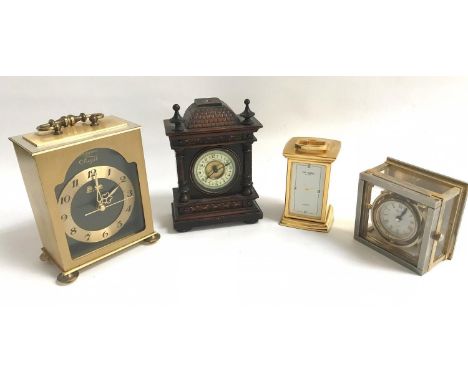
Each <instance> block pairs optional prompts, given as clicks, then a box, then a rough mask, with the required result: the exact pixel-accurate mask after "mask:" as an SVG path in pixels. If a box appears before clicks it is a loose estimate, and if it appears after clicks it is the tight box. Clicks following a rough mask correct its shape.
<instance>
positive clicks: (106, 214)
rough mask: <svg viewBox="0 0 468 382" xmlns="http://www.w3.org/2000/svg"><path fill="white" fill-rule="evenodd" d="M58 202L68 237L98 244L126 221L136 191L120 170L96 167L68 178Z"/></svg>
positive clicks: (118, 229)
mask: <svg viewBox="0 0 468 382" xmlns="http://www.w3.org/2000/svg"><path fill="white" fill-rule="evenodd" d="M57 202H58V207H59V210H60V219H61V220H62V222H63V225H64V228H65V232H66V234H67V236H69V237H70V238H72V239H74V240H77V241H80V242H88V243H97V242H100V241H103V240H106V239H108V238H110V237H112V236H113V235H115V234H116V233H117V232H119V231H120V229H121V228H122V227H123V226H124V225H125V223H126V222H127V221H128V219H129V218H130V216H131V213H132V211H133V207H134V203H135V190H134V188H133V184H132V182H131V181H130V179H129V178H128V177H127V175H126V174H124V173H123V172H122V171H120V170H119V169H117V168H115V167H111V166H96V167H92V168H88V169H86V170H83V171H81V172H79V173H78V174H76V175H75V176H74V177H73V178H72V179H70V180H69V181H68V183H67V184H66V185H65V187H64V188H63V190H62V192H61V194H60V196H59V198H58V200H57Z"/></svg>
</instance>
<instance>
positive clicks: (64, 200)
mask: <svg viewBox="0 0 468 382" xmlns="http://www.w3.org/2000/svg"><path fill="white" fill-rule="evenodd" d="M70 200H71V197H70V195H64V196H62V197H61V198H60V204H64V203H70Z"/></svg>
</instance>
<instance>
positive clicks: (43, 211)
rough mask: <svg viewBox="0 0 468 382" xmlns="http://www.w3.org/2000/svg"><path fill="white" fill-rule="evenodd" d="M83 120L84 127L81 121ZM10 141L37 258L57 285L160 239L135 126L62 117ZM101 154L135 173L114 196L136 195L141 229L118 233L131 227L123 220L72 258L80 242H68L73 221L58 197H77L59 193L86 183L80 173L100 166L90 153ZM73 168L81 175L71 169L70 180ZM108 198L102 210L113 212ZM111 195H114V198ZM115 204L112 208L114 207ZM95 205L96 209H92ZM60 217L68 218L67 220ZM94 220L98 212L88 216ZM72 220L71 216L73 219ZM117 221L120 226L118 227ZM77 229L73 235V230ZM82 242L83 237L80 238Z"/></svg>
mask: <svg viewBox="0 0 468 382" xmlns="http://www.w3.org/2000/svg"><path fill="white" fill-rule="evenodd" d="M88 117H89V122H85V121H87V119H88ZM83 120H84V121H83ZM10 140H11V141H12V142H13V144H14V148H15V152H16V154H17V158H18V163H19V166H20V169H21V172H22V175H23V180H24V183H25V186H26V190H27V192H28V196H29V201H30V204H31V207H32V210H33V214H34V218H35V220H36V223H37V227H38V231H39V235H40V238H41V241H42V244H43V249H42V254H41V259H42V260H50V261H51V262H53V263H55V264H56V265H57V267H58V268H59V269H60V270H61V273H60V275H59V277H58V281H59V282H60V283H69V282H72V281H74V280H75V279H76V277H77V276H78V272H79V270H81V269H82V268H85V267H87V266H89V265H91V264H94V263H96V262H98V261H100V260H102V259H104V258H106V257H109V256H111V255H114V254H116V253H118V252H121V251H122V250H124V249H126V248H128V247H130V246H132V245H134V244H136V243H139V242H142V241H153V242H154V241H155V240H157V239H158V238H159V234H157V233H156V232H155V231H154V228H153V219H152V213H151V205H150V196H149V191H148V181H147V177H146V169H145V161H144V156H143V146H142V141H141V131H140V126H138V125H136V124H134V123H132V122H128V121H126V120H124V119H121V118H118V117H114V116H105V117H104V116H102V115H101V114H99V113H97V114H93V115H90V116H87V115H85V114H80V116H66V117H62V118H60V119H58V120H57V121H53V120H51V121H49V123H48V124H44V125H40V126H39V128H38V132H37V133H28V134H24V135H19V136H16V137H12V138H10ZM103 149H104V150H110V151H112V152H115V153H117V155H119V156H121V157H122V158H123V161H124V162H125V163H128V164H131V165H132V166H134V168H135V169H136V172H135V179H134V180H133V181H132V185H128V187H127V186H125V187H124V188H122V187H119V191H118V192H120V194H119V195H120V196H119V199H120V198H122V196H121V195H123V192H132V193H133V192H134V193H137V192H136V191H137V188H138V189H139V192H138V194H139V195H138V197H139V203H138V204H139V206H140V208H141V219H142V221H143V226H142V228H141V229H140V228H138V230H137V232H134V230H130V229H129V230H128V234H127V231H125V234H123V232H124V231H123V230H124V229H127V228H130V225H129V224H128V223H127V224H125V222H124V221H123V220H124V219H122V218H123V216H122V218H121V219H117V220H115V223H114V222H113V223H112V224H111V226H112V227H110V228H111V229H112V232H110V230H109V231H105V230H104V231H101V230H100V231H99V233H100V234H101V236H102V235H104V236H106V237H103V240H102V241H101V240H97V239H96V240H93V241H94V242H90V243H89V244H88V243H84V242H83V244H86V245H89V247H82V249H81V250H80V253H79V254H78V255H77V254H76V253H74V249H73V248H74V247H73V246H72V244H73V243H82V241H77V240H75V241H73V243H72V241H71V240H73V239H71V238H70V236H71V235H70V232H67V231H66V230H67V229H72V228H73V227H69V226H68V224H69V223H70V221H71V220H69V219H71V218H72V217H71V214H70V211H71V210H69V209H68V207H66V208H64V207H61V205H60V201H61V198H64V200H65V199H66V200H68V201H69V202H70V203H71V202H72V200H73V199H74V198H76V195H75V196H74V197H73V198H72V196H73V195H71V194H70V195H69V194H68V193H67V194H66V195H65V194H62V191H63V190H65V189H67V190H71V189H72V188H73V184H74V182H75V181H76V182H78V183H79V182H80V181H81V182H82V183H83V182H85V179H84V178H83V177H84V176H85V174H86V173H85V172H82V171H85V170H87V169H92V168H94V167H95V166H96V165H97V163H99V162H97V161H99V158H96V156H95V155H94V154H93V153H96V152H97V153H99V150H103ZM101 166H103V167H102V170H103V171H109V168H111V167H112V166H111V165H108V164H102V163H101ZM106 166H107V167H106ZM72 168H79V169H80V171H75V170H73V173H72V174H71V175H70V171H71V169H72ZM115 170H116V172H115V175H116V176H118V177H119V179H120V177H121V176H123V175H122V174H120V173H119V172H118V171H117V169H115ZM112 177H113V175H112V176H111V178H112ZM114 180H117V179H114ZM108 181H109V183H108V185H109V186H112V185H114V184H116V182H113V181H111V180H108ZM70 182H71V183H70ZM137 186H138V187H137ZM67 187H68V188H67ZM113 187H115V186H113ZM78 192H81V191H78ZM110 192H112V190H110ZM110 192H109V194H110ZM109 194H108V195H107V197H108V199H106V200H107V202H108V203H107V204H105V203H104V204H105V205H104V206H103V208H104V209H106V208H115V207H116V206H113V207H111V206H110V204H112V202H110V201H109V196H110V195H109ZM115 195H117V191H116V192H115V193H114V195H113V196H115ZM68 198H69V199H68ZM130 200H131V199H129V200H128V201H129V202H130ZM116 201H117V200H115V202H116ZM120 204H125V205H127V204H128V203H126V202H124V201H122V202H120ZM120 204H118V205H117V206H118V207H119V208H120ZM98 206H99V205H98V204H97V205H96V208H97V207H98ZM135 206H136V204H135ZM91 209H94V206H91ZM109 211H110V210H109ZM67 212H68V213H67ZM99 213H102V211H100V212H99ZM64 214H65V215H67V217H66V218H65V217H64ZM97 215H98V212H96V213H95V215H90V217H93V216H97ZM76 218H77V217H76V216H75V217H74V219H73V220H76ZM67 220H68V222H66V221H67ZM119 220H120V221H121V223H122V226H123V227H118V225H119ZM132 224H133V223H132ZM126 227H127V228H126ZM76 229H77V232H76V233H78V227H77V228H76ZM81 239H86V238H85V236H83V237H82V238H81ZM84 241H86V240H84ZM73 245H74V244H73ZM87 248H89V249H87Z"/></svg>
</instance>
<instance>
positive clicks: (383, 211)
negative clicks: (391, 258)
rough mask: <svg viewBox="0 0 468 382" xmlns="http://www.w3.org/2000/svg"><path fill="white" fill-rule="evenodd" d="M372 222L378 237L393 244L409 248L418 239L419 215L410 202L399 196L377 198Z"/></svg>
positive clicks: (386, 195) (389, 195) (387, 195)
mask: <svg viewBox="0 0 468 382" xmlns="http://www.w3.org/2000/svg"><path fill="white" fill-rule="evenodd" d="M372 222H373V223H374V226H375V228H376V229H377V231H378V232H379V233H380V235H382V236H383V237H384V238H385V239H386V240H388V241H389V242H391V243H393V244H396V245H401V246H409V245H413V244H414V243H415V242H417V240H418V238H419V232H420V228H421V216H420V213H419V211H418V209H417V207H416V206H415V205H414V204H413V203H412V202H411V201H409V200H407V199H403V198H401V197H399V196H395V195H392V194H384V195H381V196H379V197H378V198H377V199H376V200H375V202H374V206H373V208H372Z"/></svg>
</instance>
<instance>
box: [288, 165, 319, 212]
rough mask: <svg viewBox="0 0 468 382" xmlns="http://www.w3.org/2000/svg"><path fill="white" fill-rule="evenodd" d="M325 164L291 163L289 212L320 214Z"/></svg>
mask: <svg viewBox="0 0 468 382" xmlns="http://www.w3.org/2000/svg"><path fill="white" fill-rule="evenodd" d="M324 183H325V166H322V165H315V164H310V163H299V162H297V163H293V164H292V171H291V190H290V200H289V212H290V213H291V214H295V215H305V216H307V217H320V216H321V214H322V202H323V191H324Z"/></svg>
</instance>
